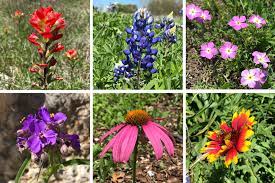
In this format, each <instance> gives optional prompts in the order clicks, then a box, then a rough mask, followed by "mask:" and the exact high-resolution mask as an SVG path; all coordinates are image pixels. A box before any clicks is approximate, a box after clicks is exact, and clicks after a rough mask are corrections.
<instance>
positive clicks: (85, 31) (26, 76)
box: [0, 0, 90, 89]
mask: <svg viewBox="0 0 275 183" xmlns="http://www.w3.org/2000/svg"><path fill="white" fill-rule="evenodd" d="M49 5H51V6H52V7H53V9H54V10H55V11H58V12H61V13H62V16H64V18H65V21H66V23H67V26H66V28H65V30H64V35H63V38H61V42H62V44H63V45H64V46H65V50H64V51H62V52H60V53H58V54H57V55H56V59H57V61H58V63H57V66H55V67H56V70H55V72H56V73H57V74H58V75H60V76H62V77H63V78H64V80H63V81H56V82H54V83H52V84H51V85H50V87H49V89H87V88H89V73H90V72H89V1H73V0H58V1H55V2H54V1H49V0H45V1H43V3H42V1H29V2H28V3H26V2H25V1H22V0H20V1H17V0H0V16H1V19H0V40H1V45H0V52H1V55H0V65H1V67H0V85H1V86H0V87H1V88H4V89H31V85H32V82H33V81H35V76H34V75H33V74H31V73H30V72H29V71H28V69H29V68H30V67H31V66H32V65H33V64H34V63H37V62H38V60H39V54H38V53H37V50H36V47H35V46H33V45H32V44H31V43H30V42H29V41H28V40H27V37H28V35H29V34H31V33H32V32H33V31H34V30H33V29H32V27H31V25H30V24H29V22H28V20H29V18H30V16H29V15H30V14H31V13H32V12H33V11H34V10H35V9H37V8H39V7H40V6H49ZM16 10H20V11H22V12H23V13H24V16H23V17H21V18H19V21H17V20H15V18H14V17H13V15H14V12H15V11H16ZM73 48H75V49H76V50H77V51H78V60H77V61H78V62H79V64H77V66H76V68H75V69H74V71H73V75H74V77H73V78H74V79H72V77H71V69H70V68H71V67H70V66H69V64H68V63H66V62H68V60H67V59H66V58H65V56H64V52H65V51H66V50H68V49H73Z"/></svg>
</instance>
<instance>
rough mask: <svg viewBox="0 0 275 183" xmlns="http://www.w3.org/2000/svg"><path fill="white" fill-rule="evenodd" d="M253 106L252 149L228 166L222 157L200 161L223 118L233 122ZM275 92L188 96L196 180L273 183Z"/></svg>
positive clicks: (189, 153)
mask: <svg viewBox="0 0 275 183" xmlns="http://www.w3.org/2000/svg"><path fill="white" fill-rule="evenodd" d="M242 108H245V109H251V116H255V120H256V121H257V123H256V124H255V125H254V127H253V130H254V135H253V136H252V138H251V142H252V145H251V148H250V150H249V151H248V152H245V153H240V154H239V155H238V158H239V162H238V164H237V165H233V164H232V165H230V167H229V168H226V167H225V165H224V160H223V159H221V158H219V159H218V160H217V161H216V162H214V163H213V164H210V163H208V162H207V161H206V160H204V161H202V160H200V161H199V162H198V163H196V164H195V165H194V166H192V167H191V164H193V163H194V162H195V161H196V160H198V159H199V157H201V154H200V149H201V148H202V147H203V146H204V144H205V142H206V141H207V140H208V139H207V137H206V134H207V132H208V131H212V130H215V129H218V128H219V124H220V122H221V121H222V120H224V121H226V122H227V123H228V124H231V120H232V116H233V114H234V112H240V110H241V109H242ZM274 114H275V95H274V94H189V95H188V96H187V109H186V115H187V126H188V130H187V167H188V168H187V169H188V170H189V172H188V174H189V175H190V176H191V178H192V181H193V182H211V183H212V182H238V183H239V182H240V183H242V182H252V183H254V182H272V181H273V179H274V176H275V171H274V168H275V167H274V163H275V161H274V142H275V138H274V135H273V132H274V127H275V125H274Z"/></svg>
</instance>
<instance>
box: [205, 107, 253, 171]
mask: <svg viewBox="0 0 275 183" xmlns="http://www.w3.org/2000/svg"><path fill="white" fill-rule="evenodd" d="M255 123H256V122H255V118H254V117H250V110H245V109H243V110H242V111H241V112H240V113H239V114H238V113H237V112H236V113H235V114H234V115H233V119H232V123H231V127H230V126H228V125H227V124H226V122H224V121H223V122H221V124H220V130H216V131H213V132H208V138H209V139H210V140H211V141H210V142H207V143H206V145H205V147H203V148H202V149H201V151H202V153H204V157H206V158H207V159H208V161H209V162H214V161H215V160H217V159H218V158H219V157H225V166H226V167H228V166H229V165H230V164H231V163H232V162H233V163H234V164H237V163H238V154H239V153H242V152H246V151H248V150H249V147H250V145H251V142H250V141H249V140H248V139H249V138H250V137H251V136H252V135H253V134H254V132H253V130H252V127H253V125H254V124H255Z"/></svg>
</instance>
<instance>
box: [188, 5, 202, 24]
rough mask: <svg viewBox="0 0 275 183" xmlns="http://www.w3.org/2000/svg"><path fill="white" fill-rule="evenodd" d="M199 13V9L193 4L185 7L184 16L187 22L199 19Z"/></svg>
mask: <svg viewBox="0 0 275 183" xmlns="http://www.w3.org/2000/svg"><path fill="white" fill-rule="evenodd" d="M201 12H202V10H201V8H200V7H198V6H196V5H195V4H188V5H187V6H186V16H187V18H188V19H189V20H193V19H195V18H198V17H200V15H201Z"/></svg>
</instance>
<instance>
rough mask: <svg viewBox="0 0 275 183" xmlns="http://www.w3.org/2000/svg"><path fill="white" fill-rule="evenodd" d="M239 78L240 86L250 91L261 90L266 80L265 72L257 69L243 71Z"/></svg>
mask: <svg viewBox="0 0 275 183" xmlns="http://www.w3.org/2000/svg"><path fill="white" fill-rule="evenodd" d="M241 76H242V77H241V85H243V86H246V85H247V86H248V87H249V88H252V89H259V88H261V87H262V84H264V83H265V82H266V80H267V72H266V71H264V70H261V69H259V68H255V69H250V70H247V69H246V70H243V71H242V73H241Z"/></svg>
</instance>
